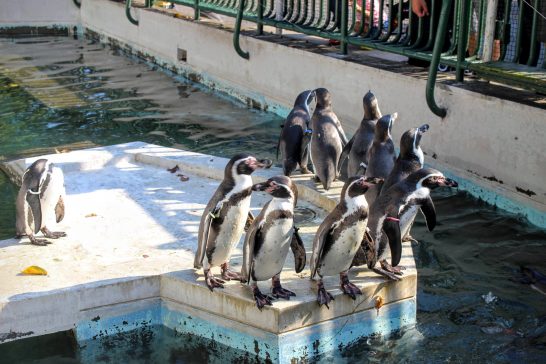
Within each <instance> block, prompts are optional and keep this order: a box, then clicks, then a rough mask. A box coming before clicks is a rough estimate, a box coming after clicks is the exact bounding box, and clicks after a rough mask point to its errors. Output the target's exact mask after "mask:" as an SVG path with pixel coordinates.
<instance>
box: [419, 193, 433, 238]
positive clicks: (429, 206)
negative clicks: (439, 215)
mask: <svg viewBox="0 0 546 364" xmlns="http://www.w3.org/2000/svg"><path fill="white" fill-rule="evenodd" d="M421 212H422V213H423V216H424V217H425V220H426V222H427V228H428V231H432V230H434V228H435V227H436V209H435V208H434V203H433V202H432V199H431V198H430V196H428V197H427V198H425V199H423V201H422V202H421Z"/></svg>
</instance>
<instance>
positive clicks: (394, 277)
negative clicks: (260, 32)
mask: <svg viewBox="0 0 546 364" xmlns="http://www.w3.org/2000/svg"><path fill="white" fill-rule="evenodd" d="M372 270H373V271H374V272H375V273H377V274H379V275H382V276H383V277H387V278H389V279H390V280H392V281H401V280H402V278H400V277H398V276H397V275H396V274H393V273H391V272H387V271H386V270H383V269H381V268H373V269H372Z"/></svg>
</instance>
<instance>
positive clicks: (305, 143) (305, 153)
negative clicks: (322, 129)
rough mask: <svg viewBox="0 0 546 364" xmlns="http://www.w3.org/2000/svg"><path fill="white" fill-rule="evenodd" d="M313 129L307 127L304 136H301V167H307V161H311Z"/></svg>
mask: <svg viewBox="0 0 546 364" xmlns="http://www.w3.org/2000/svg"><path fill="white" fill-rule="evenodd" d="M312 133H313V131H312V130H311V129H306V130H304V132H303V136H302V138H301V146H300V160H299V162H300V167H301V168H303V167H305V168H307V163H308V161H309V144H310V143H311V136H312Z"/></svg>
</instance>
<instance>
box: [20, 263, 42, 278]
mask: <svg viewBox="0 0 546 364" xmlns="http://www.w3.org/2000/svg"><path fill="white" fill-rule="evenodd" d="M21 274H26V275H33V276H46V275H47V271H46V270H45V269H44V268H41V267H38V266H37V265H31V266H30V267H26V268H25V269H24V270H23V271H22V272H21Z"/></svg>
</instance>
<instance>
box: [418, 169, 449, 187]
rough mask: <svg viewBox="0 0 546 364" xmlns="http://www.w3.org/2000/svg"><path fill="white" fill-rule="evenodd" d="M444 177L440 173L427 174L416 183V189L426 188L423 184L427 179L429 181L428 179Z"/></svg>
mask: <svg viewBox="0 0 546 364" xmlns="http://www.w3.org/2000/svg"><path fill="white" fill-rule="evenodd" d="M443 176H444V175H443V174H442V173H440V172H438V173H430V174H427V175H426V176H425V177H423V178H421V179H420V180H419V181H418V182H417V189H419V188H423V187H426V186H423V182H424V181H425V180H427V179H429V178H430V177H443Z"/></svg>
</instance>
